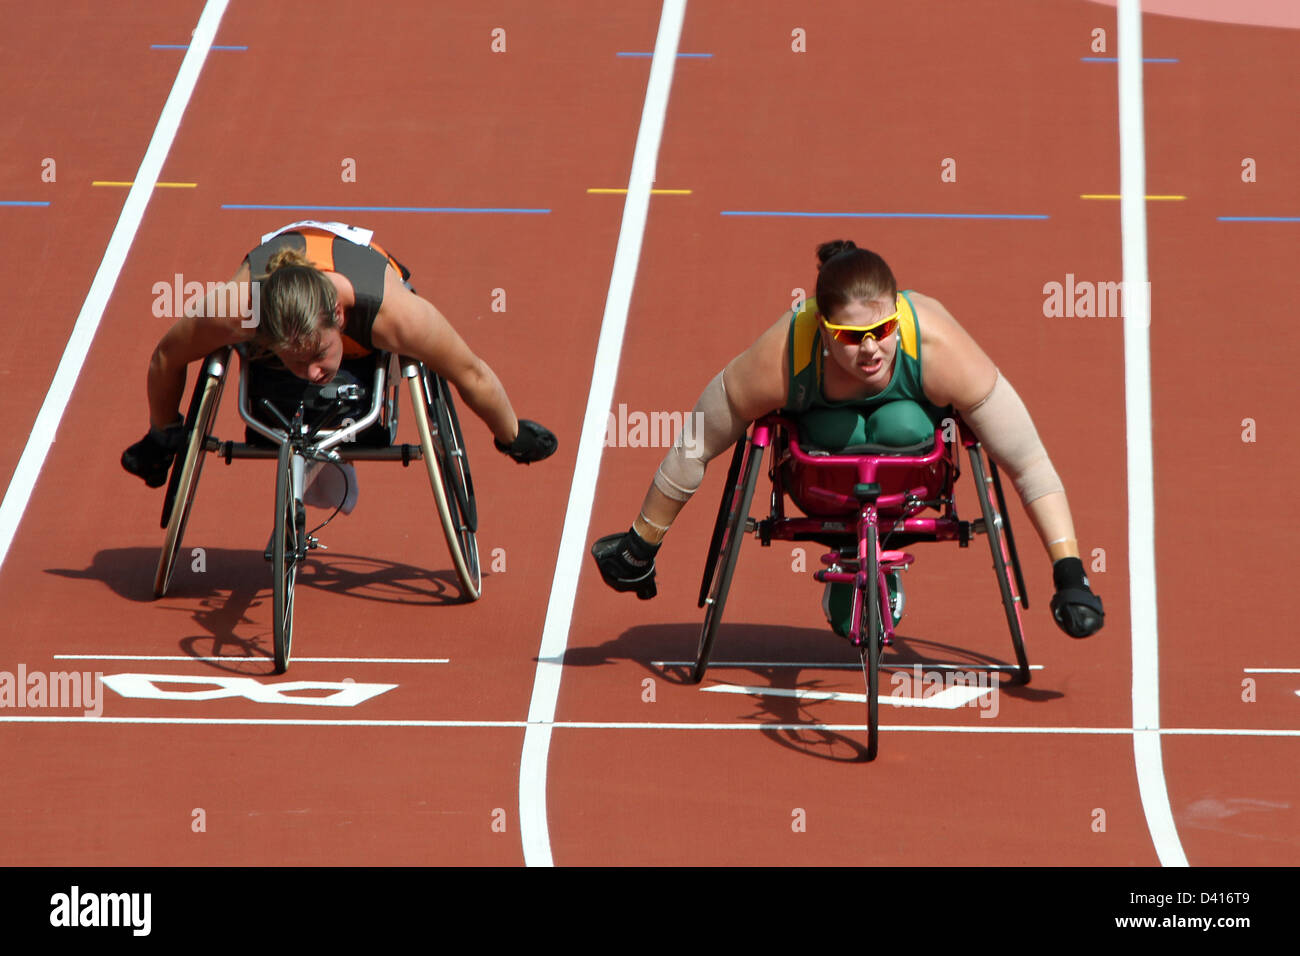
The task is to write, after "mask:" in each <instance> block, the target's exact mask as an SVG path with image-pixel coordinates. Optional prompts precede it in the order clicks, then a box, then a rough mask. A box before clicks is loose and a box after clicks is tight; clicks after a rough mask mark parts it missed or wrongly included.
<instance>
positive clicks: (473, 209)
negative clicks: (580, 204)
mask: <svg viewBox="0 0 1300 956" xmlns="http://www.w3.org/2000/svg"><path fill="white" fill-rule="evenodd" d="M221 208H222V209H280V210H293V211H297V212H417V213H444V212H445V213H503V214H512V213H513V214H528V215H546V214H548V213H550V210H549V209H510V208H494V207H488V206H282V205H262V204H258V203H237V202H228V203H222V205H221Z"/></svg>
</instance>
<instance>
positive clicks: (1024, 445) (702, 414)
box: [592, 240, 1104, 637]
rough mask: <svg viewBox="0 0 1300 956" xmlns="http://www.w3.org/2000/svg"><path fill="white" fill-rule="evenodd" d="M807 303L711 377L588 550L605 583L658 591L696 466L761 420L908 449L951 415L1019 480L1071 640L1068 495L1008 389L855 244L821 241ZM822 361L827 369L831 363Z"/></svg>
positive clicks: (832, 441)
mask: <svg viewBox="0 0 1300 956" xmlns="http://www.w3.org/2000/svg"><path fill="white" fill-rule="evenodd" d="M817 258H818V262H819V267H818V273H817V294H816V298H815V299H813V300H810V301H808V302H805V303H803V305H802V307H801V308H798V311H794V310H791V311H788V312H786V314H785V315H783V316H782V317H781V318H780V319H779V320H778V321H777V323H776V324H775V325H773V326H772V327H771V328H770V329H768V330H767V331H766V332H764V333H763V335H762V336H760V337H759V339H758V341H757V342H755V343H754V344H753V345H751V346H750V347H749V348H748V349H746V350H745V351H744V352H742V353H741V354H740V355H738V356H737V357H736V358H734V359H732V360H731V362H729V363H728V364H727V366H726V368H724V369H723V370H722V371H721V372H719V373H718V374H717V375H716V376H714V378H713V380H712V381H711V382H709V384H708V386H707V387H706V388H705V390H704V393H703V394H702V395H701V396H700V399H699V402H698V403H697V404H696V406H695V413H696V415H697V416H699V417H697V419H696V420H698V421H702V423H703V428H702V432H703V434H702V435H696V436H694V440H693V441H692V442H691V443H690V447H687V444H686V443H685V442H684V441H681V440H679V441H678V442H677V444H676V445H675V446H674V447H673V448H672V449H671V450H670V451H669V452H668V454H667V455H666V456H665V457H664V460H663V463H662V464H661V465H660V466H659V470H658V471H657V472H656V473H655V477H654V481H653V482H652V483H651V485H650V488H649V490H648V491H647V492H646V496H645V501H644V502H643V504H642V506H641V513H640V514H639V515H638V516H637V519H636V521H635V522H634V523H633V525H632V527H631V528H630V529H629V530H628V531H627V532H626V533H624V534H615V535H608V536H606V537H604V538H601V539H600V540H599V541H597V542H596V543H595V545H594V546H593V547H592V555H593V557H595V559H596V563H597V566H598V567H599V568H600V573H601V577H602V578H603V579H604V580H605V583H606V584H608V585H609V586H610V587H612V588H614V589H615V590H618V591H635V592H636V593H637V596H638V597H640V598H642V599H648V598H651V597H654V595H655V583H654V577H655V566H654V560H655V555H656V553H657V552H658V550H659V547H660V543H661V542H662V540H663V537H664V535H665V533H666V532H667V531H668V528H669V527H670V526H671V525H672V523H673V520H674V519H675V518H676V517H677V515H678V513H679V512H680V511H681V509H682V507H683V506H684V505H685V504H686V502H687V501H689V500H690V498H691V496H692V495H693V494H694V493H695V491H696V489H698V488H699V486H700V482H701V480H702V479H703V477H704V467H705V465H706V464H707V463H708V462H709V461H710V460H711V459H713V458H714V457H716V456H717V455H719V454H721V453H722V452H724V451H726V450H727V449H729V448H730V447H731V446H732V445H734V444H735V442H736V441H737V440H738V439H739V438H740V437H741V436H743V435H744V434H745V431H746V430H747V429H748V427H749V424H750V423H751V422H752V421H754V419H756V418H760V417H761V416H763V415H766V414H767V413H769V412H771V411H773V410H776V409H781V410H783V411H785V412H786V413H788V414H791V415H793V416H797V417H798V418H799V419H800V428H801V431H803V432H804V433H805V437H806V440H808V441H810V443H812V444H815V445H817V446H818V447H821V448H823V449H825V450H827V451H831V452H834V451H839V450H842V449H844V448H846V447H848V446H851V445H856V444H864V443H872V444H884V445H892V446H907V445H914V444H916V443H918V442H919V441H922V440H925V439H926V438H928V437H931V436H933V434H934V426H935V424H937V423H939V422H940V421H942V420H943V418H945V417H947V416H950V415H952V413H953V411H954V410H955V411H956V412H958V413H960V414H961V417H962V419H963V420H964V421H965V422H966V424H968V425H969V426H970V427H971V429H972V431H973V432H974V433H975V436H976V437H977V438H978V439H979V440H980V442H981V443H983V445H984V447H985V448H986V449H987V450H988V452H989V454H990V455H992V457H993V459H994V460H995V461H996V462H997V463H998V464H999V465H1000V466H1002V467H1003V468H1004V469H1005V470H1006V471H1007V473H1008V475H1009V476H1010V478H1011V480H1012V482H1013V483H1014V484H1015V487H1016V491H1017V492H1018V493H1019V495H1020V500H1021V501H1022V502H1023V503H1024V506H1025V510H1026V511H1027V512H1028V514H1029V519H1030V521H1032V522H1033V525H1034V528H1035V530H1037V532H1038V535H1039V537H1040V538H1041V539H1042V542H1043V545H1044V547H1045V548H1046V549H1047V552H1048V555H1049V556H1050V558H1051V559H1052V562H1053V564H1052V577H1053V581H1054V584H1055V587H1056V594H1055V595H1054V597H1053V598H1052V615H1053V617H1054V618H1055V620H1056V623H1057V625H1058V626H1059V627H1060V628H1061V629H1062V630H1063V631H1065V633H1067V634H1069V635H1070V636H1071V637H1087V636H1089V635H1090V634H1093V633H1095V632H1096V631H1098V630H1099V629H1100V628H1101V626H1102V623H1103V620H1104V612H1103V610H1102V604H1101V599H1100V598H1098V597H1097V596H1096V595H1095V594H1093V593H1092V591H1091V590H1090V588H1089V585H1088V579H1087V577H1086V576H1085V575H1084V570H1083V563H1082V562H1081V561H1080V560H1079V545H1078V542H1077V541H1076V540H1075V535H1074V522H1073V519H1072V518H1071V516H1070V507H1069V504H1068V503H1067V501H1066V497H1065V489H1064V488H1063V487H1062V485H1061V480H1060V478H1058V477H1057V474H1056V470H1055V469H1054V468H1053V467H1052V462H1051V459H1049V458H1048V457H1047V452H1046V450H1044V448H1043V445H1042V442H1041V441H1039V438H1038V433H1037V431H1036V430H1035V428H1034V423H1033V421H1032V420H1031V419H1030V417H1029V413H1028V411H1026V409H1025V406H1024V403H1023V402H1022V401H1021V400H1020V397H1019V396H1018V395H1017V394H1016V392H1015V390H1014V389H1013V388H1012V387H1011V384H1010V383H1009V382H1008V381H1007V380H1006V379H1005V378H1003V376H1002V374H1001V373H1000V372H999V371H998V369H997V366H995V365H994V364H993V362H992V360H990V359H989V357H988V356H987V355H985V354H984V351H983V350H982V349H981V348H980V347H979V346H978V345H977V344H976V343H975V340H974V339H972V338H971V337H970V335H968V334H967V333H966V331H965V330H964V329H963V328H962V327H961V326H960V325H958V324H957V320H956V319H954V318H953V317H952V316H951V315H950V314H949V313H948V310H947V309H945V308H944V307H943V305H942V304H940V303H939V302H938V301H937V300H935V299H932V298H930V297H929V296H925V295H921V294H920V293H919V292H912V291H904V292H899V291H898V289H897V286H896V283H895V280H894V275H893V273H892V272H891V271H890V268H889V266H888V265H886V263H885V261H884V260H883V259H882V258H880V256H878V255H876V254H875V253H873V252H870V251H869V250H866V249H860V248H858V247H857V246H856V245H855V244H854V243H853V242H852V241H847V240H836V241H834V242H828V243H824V244H823V245H821V246H820V247H818V250H817ZM827 359H829V361H827Z"/></svg>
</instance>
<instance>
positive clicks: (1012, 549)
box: [989, 458, 1029, 612]
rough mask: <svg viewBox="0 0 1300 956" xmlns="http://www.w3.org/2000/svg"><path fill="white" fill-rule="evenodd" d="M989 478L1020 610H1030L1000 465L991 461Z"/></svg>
mask: <svg viewBox="0 0 1300 956" xmlns="http://www.w3.org/2000/svg"><path fill="white" fill-rule="evenodd" d="M989 477H990V478H992V479H993V491H994V493H995V494H996V497H997V502H998V513H999V514H1001V515H1002V530H1003V531H1005V532H1006V535H1007V555H1008V557H1009V558H1010V559H1011V570H1012V571H1014V572H1015V577H1016V593H1017V594H1019V595H1020V610H1021V611H1022V612H1023V611H1028V610H1029V591H1027V590H1026V589H1025V576H1024V574H1023V573H1022V572H1021V570H1020V552H1018V551H1017V550H1016V536H1015V535H1014V534H1012V533H1011V516H1010V515H1009V514H1007V499H1006V496H1005V495H1003V494H1002V478H1001V476H1000V475H999V474H998V463H997V462H995V461H994V460H993V459H992V458H990V459H989Z"/></svg>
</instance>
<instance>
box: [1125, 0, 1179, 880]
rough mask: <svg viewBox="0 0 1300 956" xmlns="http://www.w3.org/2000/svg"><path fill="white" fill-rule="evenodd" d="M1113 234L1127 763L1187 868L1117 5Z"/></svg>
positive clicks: (1134, 110)
mask: <svg viewBox="0 0 1300 956" xmlns="http://www.w3.org/2000/svg"><path fill="white" fill-rule="evenodd" d="M1117 17H1118V20H1117V27H1118V33H1119V152H1120V197H1121V198H1120V227H1121V230H1122V242H1123V262H1124V277H1123V278H1124V283H1123V289H1124V412H1125V417H1124V422H1125V427H1126V430H1127V443H1128V553H1129V615H1130V618H1131V621H1132V628H1133V726H1134V727H1135V728H1137V731H1136V732H1135V733H1134V735H1133V759H1134V762H1135V764H1136V767H1137V777H1138V793H1139V794H1140V796H1141V799H1142V809H1143V812H1144V813H1145V814H1146V820H1147V829H1148V830H1149V831H1150V833H1151V840H1152V842H1153V843H1154V844H1155V849H1156V855H1157V856H1158V857H1159V859H1160V863H1161V865H1163V866H1187V865H1188V863H1187V855H1186V854H1185V853H1184V852H1183V845H1182V841H1181V840H1180V839H1179V837H1178V829H1177V827H1176V826H1175V825H1174V814H1173V810H1172V809H1171V807H1170V805H1169V789H1168V786H1167V785H1166V783H1165V771H1164V763H1163V757H1162V754H1161V750H1160V733H1159V729H1160V650H1159V630H1158V628H1157V626H1156V555H1155V491H1154V488H1155V478H1154V466H1153V464H1152V453H1151V333H1150V325H1151V288H1150V286H1149V285H1148V283H1147V279H1148V275H1147V219H1146V214H1147V210H1146V198H1145V197H1146V140H1145V136H1146V133H1145V130H1144V122H1145V120H1144V117H1143V107H1142V5H1141V3H1140V2H1139V0H1119V8H1118V11H1117Z"/></svg>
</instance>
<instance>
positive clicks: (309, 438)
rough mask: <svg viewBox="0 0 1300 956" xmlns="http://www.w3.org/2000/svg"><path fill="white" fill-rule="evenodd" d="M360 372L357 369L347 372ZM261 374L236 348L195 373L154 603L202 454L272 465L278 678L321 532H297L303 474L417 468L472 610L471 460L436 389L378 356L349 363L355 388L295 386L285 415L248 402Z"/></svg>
mask: <svg viewBox="0 0 1300 956" xmlns="http://www.w3.org/2000/svg"><path fill="white" fill-rule="evenodd" d="M237 349H238V351H239V352H240V380H239V416H240V418H242V419H243V421H244V423H245V425H246V426H247V427H246V431H245V441H243V442H235V441H222V440H221V439H219V438H217V437H216V436H215V435H213V433H212V430H213V426H214V424H215V422H216V420H217V409H218V406H219V405H220V402H221V393H222V390H223V389H224V387H225V381H226V375H227V372H228V370H229V367H230V361H231V353H232V352H233V351H236V350H237ZM358 361H360V362H361V363H363V364H362V365H360V366H359V365H357V364H356V363H357V362H358ZM262 367H263V366H262V365H261V363H258V362H253V361H250V360H249V357H248V355H247V353H246V351H245V350H244V348H243V347H235V346H227V347H225V348H222V349H218V350H217V351H215V352H213V353H212V354H211V355H209V356H208V357H207V358H205V359H204V360H203V362H202V364H201V365H200V371H199V377H198V381H197V383H196V384H195V386H194V392H193V395H192V397H191V399H190V404H189V411H188V412H187V414H186V416H185V442H184V444H183V445H182V446H181V449H180V451H178V452H177V456H176V460H175V462H174V464H173V465H172V469H171V474H170V477H169V481H168V484H167V491H166V495H165V497H164V500H163V510H162V527H163V528H164V529H166V536H165V538H164V540H163V546H162V554H161V555H160V556H159V559H158V571H157V574H156V575H155V577H154V596H155V597H162V596H163V595H165V594H166V593H167V588H168V587H169V585H170V584H171V579H172V572H173V570H174V568H175V566H176V559H177V556H178V555H179V554H180V550H181V541H182V539H183V538H184V535H185V525H186V523H187V522H188V520H189V516H190V512H191V510H192V509H193V507H194V497H195V492H196V490H197V489H198V485H199V475H200V473H201V472H202V470H203V462H204V460H205V458H206V457H207V456H208V455H209V454H215V455H217V456H218V457H220V458H223V459H225V461H226V463H227V464H229V463H230V462H231V461H233V460H234V459H236V458H263V459H266V458H274V459H276V461H277V465H276V472H275V508H274V526H273V529H272V533H271V543H270V547H269V548H268V549H267V557H268V558H269V560H270V562H271V567H272V592H273V615H274V617H273V621H272V630H273V644H274V655H275V671H276V673H277V674H282V673H284V672H285V671H286V670H287V669H288V667H289V659H290V655H291V651H292V647H293V599H294V594H293V592H294V580H295V577H296V574H297V569H298V567H299V565H301V564H302V562H303V561H304V560H306V557H307V554H308V552H309V551H311V550H312V549H314V548H317V547H319V546H320V543H319V541H318V540H317V539H316V537H315V535H314V531H316V530H319V528H316V529H312V530H311V531H309V530H308V529H307V522H306V510H305V507H304V502H303V496H304V492H305V490H306V485H307V474H308V467H309V463H311V462H321V463H323V465H324V466H327V465H328V464H329V463H333V464H337V465H342V464H344V463H347V462H353V461H401V462H402V464H403V465H409V464H410V463H411V462H412V461H415V460H423V461H424V464H425V468H426V470H427V471H428V474H429V484H430V485H431V486H432V488H433V496H434V500H435V502H436V504H437V509H438V518H439V520H440V522H441V524H442V529H443V532H444V533H445V535H446V539H447V548H448V551H449V552H450V553H451V559H452V563H453V565H454V566H455V569H456V576H457V578H458V579H459V581H460V586H461V594H462V597H463V599H464V600H467V601H476V600H478V598H479V595H480V593H481V588H482V574H481V571H480V568H479V558H478V544H477V541H476V539H475V535H476V532H477V529H478V511H477V508H476V505H475V503H474V486H473V483H472V481H471V480H470V470H469V458H468V456H467V454H466V452H465V442H464V438H463V436H462V434H461V430H460V422H459V420H458V419H457V416H456V406H455V404H454V403H453V401H452V397H451V392H450V389H449V388H448V387H447V383H446V381H445V380H443V379H442V378H441V377H439V376H438V375H435V374H433V373H432V372H430V371H429V370H428V369H427V368H426V367H425V366H424V365H423V364H422V363H420V362H418V361H415V360H413V359H408V358H405V357H399V356H396V355H393V354H391V353H389V352H382V351H381V352H377V353H375V354H374V355H373V356H369V357H367V358H365V359H362V360H351V363H350V366H349V367H350V368H351V369H352V370H353V372H354V375H355V374H357V373H360V374H361V375H364V378H362V379H361V382H360V384H357V383H352V384H337V385H335V384H331V385H325V386H309V385H308V384H307V383H306V382H299V383H298V384H299V391H301V392H302V393H303V394H302V397H301V398H299V399H298V400H297V402H296V407H293V403H292V402H291V403H289V404H287V405H286V404H285V403H284V402H280V403H279V404H277V403H276V402H275V401H273V400H271V399H268V398H266V397H259V398H257V399H256V400H255V399H254V395H255V393H257V391H258V390H257V389H256V388H255V387H252V385H251V384H250V382H251V381H252V380H253V379H255V378H256V376H257V374H258V371H259V369H260V368H262ZM400 379H405V380H406V383H407V386H408V388H409V391H410V396H411V406H412V409H413V412H414V417H415V423H416V427H417V429H418V431H419V436H420V443H419V444H418V445H410V444H395V443H394V442H395V439H396V435H397V406H398V402H397V392H398V388H399V382H400ZM367 385H368V387H367ZM336 513H337V509H336ZM331 517H332V516H331Z"/></svg>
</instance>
